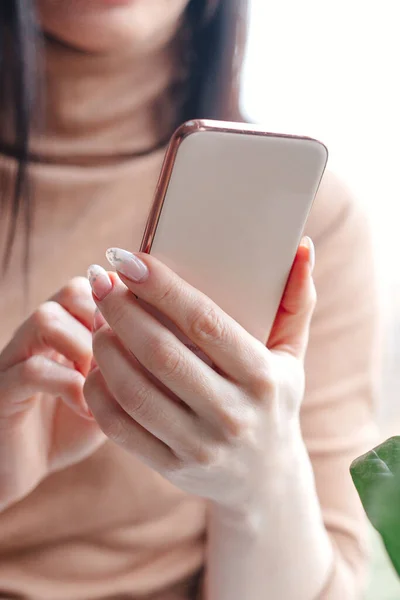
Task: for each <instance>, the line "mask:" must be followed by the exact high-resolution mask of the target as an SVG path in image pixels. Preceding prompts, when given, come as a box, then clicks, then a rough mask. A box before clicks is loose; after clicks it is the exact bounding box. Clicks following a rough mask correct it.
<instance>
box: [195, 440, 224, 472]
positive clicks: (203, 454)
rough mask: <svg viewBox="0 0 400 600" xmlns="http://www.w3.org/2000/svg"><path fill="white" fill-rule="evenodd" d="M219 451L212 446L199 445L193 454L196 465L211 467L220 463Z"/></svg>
mask: <svg viewBox="0 0 400 600" xmlns="http://www.w3.org/2000/svg"><path fill="white" fill-rule="evenodd" d="M218 454H219V453H218V449H217V448H216V447H214V446H211V445H205V444H198V446H197V447H196V448H195V449H194V452H193V454H192V457H193V460H194V461H195V463H196V464H198V465H200V466H202V467H211V466H214V465H215V464H216V463H217V462H218Z"/></svg>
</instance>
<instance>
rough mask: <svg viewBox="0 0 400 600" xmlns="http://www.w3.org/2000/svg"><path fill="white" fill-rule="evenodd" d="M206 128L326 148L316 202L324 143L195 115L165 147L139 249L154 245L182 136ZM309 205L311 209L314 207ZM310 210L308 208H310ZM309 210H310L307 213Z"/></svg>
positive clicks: (326, 160)
mask: <svg viewBox="0 0 400 600" xmlns="http://www.w3.org/2000/svg"><path fill="white" fill-rule="evenodd" d="M203 131H215V132H221V131H222V132H225V133H243V134H252V135H258V136H264V137H278V138H289V139H297V140H303V141H304V140H306V141H310V142H314V143H317V144H318V145H320V146H322V148H323V149H324V151H325V154H326V158H325V164H324V168H323V170H322V175H321V178H320V181H319V183H318V187H317V190H316V193H315V195H314V198H313V202H312V203H311V207H312V205H313V203H314V200H315V197H316V195H317V192H318V189H319V186H320V184H321V181H322V177H323V175H324V173H325V170H326V165H327V162H328V156H329V152H328V148H327V147H326V146H325V144H324V143H323V142H321V141H319V140H317V139H315V138H312V137H309V136H303V135H292V134H286V133H273V132H269V131H265V129H263V128H262V127H260V126H257V125H254V124H249V123H236V122H229V121H213V120H209V119H194V120H191V121H186V122H185V123H183V124H182V125H180V126H179V127H178V129H177V130H176V131H175V132H174V133H173V134H172V137H171V140H170V142H169V144H168V146H167V149H166V151H165V157H164V161H163V164H162V167H161V172H160V176H159V178H158V182H157V185H156V190H155V194H154V200H153V203H152V206H151V209H150V213H149V217H148V219H147V222H146V226H145V230H144V234H143V237H142V242H141V244H140V250H139V251H140V252H143V253H145V254H150V252H151V248H152V245H153V241H154V237H155V234H156V231H157V225H158V222H159V220H160V216H161V212H162V208H163V205H164V200H165V197H166V194H167V191H168V186H169V182H170V179H171V174H172V170H173V167H174V164H175V159H176V155H177V153H178V149H179V146H180V145H181V143H182V142H183V140H184V139H185V138H186V137H188V136H189V135H191V134H193V133H197V132H203ZM311 207H310V210H311ZM310 210H309V212H310ZM308 214H309V213H308Z"/></svg>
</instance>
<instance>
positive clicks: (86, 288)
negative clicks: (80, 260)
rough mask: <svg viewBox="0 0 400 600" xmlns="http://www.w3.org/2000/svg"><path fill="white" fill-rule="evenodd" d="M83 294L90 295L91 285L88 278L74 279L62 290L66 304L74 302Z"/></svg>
mask: <svg viewBox="0 0 400 600" xmlns="http://www.w3.org/2000/svg"><path fill="white" fill-rule="evenodd" d="M82 294H87V295H90V294H91V291H90V283H89V281H88V280H87V279H86V277H74V278H73V279H71V280H70V281H69V282H68V283H67V285H66V286H65V287H63V289H62V290H61V298H62V300H63V301H64V302H66V303H69V302H74V301H75V300H76V298H77V297H79V296H81V295H82Z"/></svg>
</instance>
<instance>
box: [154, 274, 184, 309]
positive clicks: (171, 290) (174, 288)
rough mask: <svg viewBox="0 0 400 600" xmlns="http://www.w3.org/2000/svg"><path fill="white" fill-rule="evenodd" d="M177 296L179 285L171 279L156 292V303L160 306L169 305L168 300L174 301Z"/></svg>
mask: <svg viewBox="0 0 400 600" xmlns="http://www.w3.org/2000/svg"><path fill="white" fill-rule="evenodd" d="M178 294H179V284H177V282H176V281H174V280H173V279H171V280H170V281H168V283H166V284H165V285H164V286H163V287H162V288H161V289H160V290H159V292H158V294H157V297H156V301H157V303H158V302H159V303H160V304H166V303H169V302H170V300H174V299H175V298H176V296H177V295H178Z"/></svg>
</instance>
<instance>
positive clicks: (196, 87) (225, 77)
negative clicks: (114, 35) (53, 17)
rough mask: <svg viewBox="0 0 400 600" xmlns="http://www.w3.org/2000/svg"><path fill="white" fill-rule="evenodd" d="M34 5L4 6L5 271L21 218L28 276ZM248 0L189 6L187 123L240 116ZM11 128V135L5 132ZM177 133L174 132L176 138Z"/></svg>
mask: <svg viewBox="0 0 400 600" xmlns="http://www.w3.org/2000/svg"><path fill="white" fill-rule="evenodd" d="M34 4H35V3H34V1H33V0H12V1H11V2H0V131H1V139H0V152H2V153H3V155H7V156H11V157H12V158H15V159H16V171H15V173H13V174H12V177H11V179H9V178H8V179H7V180H6V178H5V177H1V178H0V224H3V225H4V223H7V224H8V232H7V236H6V241H5V246H4V255H3V273H4V272H5V271H6V270H7V268H8V266H9V263H10V257H11V251H12V246H13V243H14V240H15V235H16V230H17V225H18V222H19V219H22V222H23V225H24V228H25V232H26V236H25V252H24V256H25V258H24V267H25V271H26V272H27V271H28V259H29V231H30V227H31V222H32V214H33V200H34V196H33V194H31V193H29V192H30V190H29V178H28V167H29V134H30V130H31V127H32V120H33V118H34V117H35V114H36V111H37V103H36V100H37V98H36V95H35V90H36V91H39V92H40V89H39V88H40V79H39V81H38V78H39V75H40V64H39V60H40V32H39V30H38V28H37V20H36V15H35V7H34ZM246 11H247V0H190V1H189V3H188V6H187V9H186V13H185V17H184V23H183V25H182V27H184V28H186V29H187V30H188V31H189V35H190V47H189V59H188V60H189V76H188V84H187V85H188V93H187V96H186V98H187V99H186V101H185V103H184V106H183V109H182V114H181V116H180V121H181V122H183V121H186V120H189V119H193V118H223V119H231V120H236V119H238V118H239V101H238V97H239V92H238V90H239V79H238V78H239V72H240V63H241V55H242V51H243V48H244V39H245V38H244V36H245V31H246V26H245V22H246ZM6 125H7V135H5V136H4V135H3V130H4V129H5V127H6ZM171 133H172V132H171Z"/></svg>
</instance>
